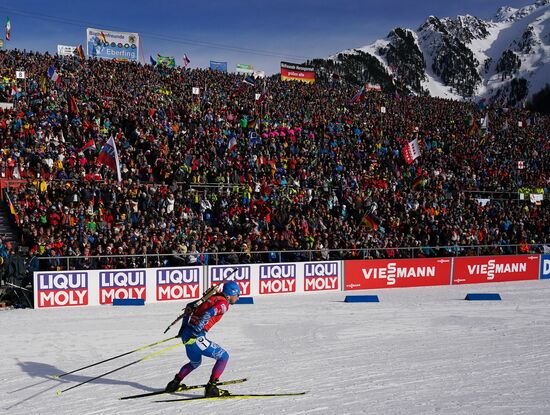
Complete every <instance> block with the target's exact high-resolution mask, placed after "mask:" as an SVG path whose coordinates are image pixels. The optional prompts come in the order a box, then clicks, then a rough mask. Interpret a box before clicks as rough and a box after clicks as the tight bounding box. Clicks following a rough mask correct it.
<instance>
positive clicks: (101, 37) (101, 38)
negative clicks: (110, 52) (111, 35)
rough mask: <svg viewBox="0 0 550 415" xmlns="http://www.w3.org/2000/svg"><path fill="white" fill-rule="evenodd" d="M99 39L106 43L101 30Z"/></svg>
mask: <svg viewBox="0 0 550 415" xmlns="http://www.w3.org/2000/svg"><path fill="white" fill-rule="evenodd" d="M99 39H100V40H101V41H102V42H103V43H104V44H107V39H106V38H105V34H104V33H103V32H100V33H99Z"/></svg>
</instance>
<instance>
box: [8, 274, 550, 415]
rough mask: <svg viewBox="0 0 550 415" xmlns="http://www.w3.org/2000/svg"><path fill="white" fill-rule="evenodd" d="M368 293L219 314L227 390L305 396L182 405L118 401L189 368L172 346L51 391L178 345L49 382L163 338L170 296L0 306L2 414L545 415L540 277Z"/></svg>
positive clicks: (549, 314) (544, 297)
mask: <svg viewBox="0 0 550 415" xmlns="http://www.w3.org/2000/svg"><path fill="white" fill-rule="evenodd" d="M468 292H498V293H500V294H501V296H502V298H503V301H500V302H468V301H464V300H463V299H464V297H465V295H466V294H467V293H468ZM373 293H375V294H377V295H378V296H379V297H380V299H381V302H380V303H378V304H376V303H371V304H353V303H352V304H350V303H344V302H343V299H344V297H345V295H350V293H344V292H332V293H316V294H313V295H295V296H289V297H281V296H266V297H256V298H255V303H256V304H254V305H235V306H233V307H231V309H230V311H229V313H228V314H227V315H226V316H224V318H223V319H222V320H221V322H220V323H218V324H217V325H216V326H215V327H214V329H213V330H212V332H211V334H210V335H209V337H210V338H211V339H212V340H214V341H216V342H218V343H219V344H221V345H222V346H223V347H225V348H226V349H227V350H228V351H229V353H230V356H231V357H230V360H229V364H228V366H227V368H226V371H225V373H224V376H223V378H222V380H223V379H226V380H228V379H234V378H240V377H248V378H249V381H248V382H245V383H242V384H237V385H230V386H228V387H227V388H228V389H229V390H230V391H232V392H233V393H235V394H239V393H244V394H246V393H279V392H300V391H308V394H306V395H304V396H298V397H278V398H262V399H247V400H231V401H202V402H200V401H199V402H192V403H191V402H189V403H185V402H183V403H182V402H172V403H155V402H153V401H154V400H155V399H158V398H159V397H151V398H142V399H136V400H129V401H120V400H118V398H119V397H121V396H124V395H131V394H137V393H143V392H148V391H152V390H155V389H158V388H162V387H164V386H165V385H166V383H167V382H168V381H169V380H171V379H172V377H173V375H174V373H176V371H177V370H178V369H179V367H180V366H181V365H182V364H183V363H185V362H186V361H187V359H186V357H185V352H184V349H183V347H177V348H176V349H174V350H171V351H169V352H167V353H164V354H162V355H160V356H157V357H154V358H152V359H150V360H146V361H143V362H140V363H137V364H136V365H133V366H131V367H129V368H126V369H123V370H121V371H119V372H115V373H113V374H111V375H108V376H106V377H105V378H102V379H98V380H95V381H93V382H90V383H88V384H86V385H83V386H81V387H78V388H76V389H74V390H71V391H68V392H66V393H63V394H62V395H61V396H56V395H55V391H56V390H57V389H63V388H67V387H70V386H72V385H74V384H76V383H77V382H82V381H85V380H87V379H89V378H91V377H93V376H97V375H98V374H100V373H104V372H107V371H109V370H112V369H114V368H116V367H118V366H122V365H124V364H127V363H129V362H132V361H134V360H137V359H139V358H141V357H143V356H145V355H146V354H147V353H149V352H151V351H156V350H160V349H161V348H163V347H168V346H169V345H173V344H176V340H172V341H170V342H167V343H165V344H162V345H159V346H156V347H154V348H153V349H150V350H148V351H141V352H137V353H133V354H130V355H128V356H125V357H123V358H120V359H116V360H114V361H111V362H108V363H105V364H102V365H99V366H97V367H93V368H90V369H86V370H83V371H81V372H77V373H75V374H73V375H69V376H66V377H64V378H61V379H58V380H54V379H48V378H47V376H48V375H53V374H57V373H60V372H63V371H69V370H72V369H75V368H77V367H81V366H84V365H87V364H90V363H93V362H95V361H99V360H103V359H106V358H109V357H112V356H114V355H117V354H120V353H124V352H126V351H129V350H132V349H134V348H137V347H141V346H144V345H146V344H149V343H152V342H154V341H158V340H160V339H163V338H167V337H169V335H170V334H171V335H174V334H175V330H172V331H170V332H169V333H168V334H167V335H163V334H162V332H163V330H164V328H165V327H166V326H167V325H168V324H169V323H170V322H171V321H172V320H173V318H174V317H175V316H176V315H177V314H178V313H179V312H180V309H181V307H182V303H180V302H178V303H166V304H149V305H147V306H145V307H107V306H105V307H90V308H74V309H65V310H41V311H38V310H7V311H3V312H0V323H1V324H0V327H2V332H3V342H2V343H3V345H2V350H3V353H2V355H1V356H0V365H1V367H2V372H1V375H0V380H1V382H0V396H2V399H1V405H0V413H6V414H13V415H17V414H21V415H22V414H25V415H29V414H79V415H90V414H137V413H147V414H173V413H200V414H201V415H206V414H219V413H223V414H245V415H247V414H285V415H298V414H362V413H365V414H407V415H410V414H484V415H485V414H489V415H492V414H495V415H496V414H498V415H502V414H541V415H542V414H548V413H550V394H549V393H548V390H549V389H550V349H548V344H550V330H549V328H550V301H549V300H550V280H549V281H532V282H515V283H501V284H484V285H470V286H454V287H426V288H408V289H392V290H376V291H374V292H373V291H369V294H373ZM352 294H361V292H360V291H359V292H353V293H352ZM6 334H7V335H6ZM212 365H213V361H212V360H210V359H207V358H205V359H203V365H202V366H201V367H200V368H199V369H197V370H196V371H195V372H193V373H192V374H191V375H190V376H189V377H188V378H187V379H186V383H188V384H196V383H204V382H206V381H207V379H208V376H209V374H210V370H211V368H212ZM30 385H35V386H32V387H29V386H30ZM200 393H201V391H189V392H188V393H187V394H185V395H183V396H197V395H199V394H200ZM162 398H164V396H162V395H161V399H162Z"/></svg>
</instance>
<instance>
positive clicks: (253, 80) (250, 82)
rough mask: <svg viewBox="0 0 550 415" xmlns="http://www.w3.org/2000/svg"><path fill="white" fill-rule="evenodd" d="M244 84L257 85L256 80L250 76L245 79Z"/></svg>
mask: <svg viewBox="0 0 550 415" xmlns="http://www.w3.org/2000/svg"><path fill="white" fill-rule="evenodd" d="M243 82H244V83H245V84H248V85H252V86H254V85H256V80H255V79H254V78H253V77H252V76H250V75H248V76H247V77H246V78H244V80H243Z"/></svg>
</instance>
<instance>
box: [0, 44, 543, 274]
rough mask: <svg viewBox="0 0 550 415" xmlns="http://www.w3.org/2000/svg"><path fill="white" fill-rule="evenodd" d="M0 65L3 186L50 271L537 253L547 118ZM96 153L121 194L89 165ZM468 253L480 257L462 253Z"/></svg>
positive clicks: (157, 75) (122, 69)
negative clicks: (107, 154)
mask: <svg viewBox="0 0 550 415" xmlns="http://www.w3.org/2000/svg"><path fill="white" fill-rule="evenodd" d="M0 63H1V66H2V68H4V69H3V70H4V71H5V74H6V73H14V72H15V70H16V69H17V70H25V73H26V79H25V80H24V82H22V81H21V80H19V82H18V83H17V90H16V91H14V90H13V87H12V84H13V82H14V81H13V80H10V79H9V76H8V77H6V75H5V74H4V81H3V84H2V85H1V86H0V100H3V101H6V100H7V101H9V102H13V103H14V108H13V109H4V110H2V111H1V112H0V135H1V146H2V148H1V153H0V164H1V168H2V175H3V177H4V178H6V179H20V180H22V181H24V182H23V183H21V184H20V185H19V186H18V187H17V186H14V187H12V188H10V190H9V194H10V197H11V200H12V202H13V204H14V207H15V209H16V211H17V224H18V226H19V228H20V229H21V231H22V234H23V243H24V244H25V245H27V246H28V247H29V248H30V253H31V255H37V256H41V257H47V258H48V261H47V264H48V265H47V266H48V267H51V268H57V267H64V266H65V261H66V260H63V259H60V258H59V257H61V256H74V257H78V260H75V261H71V262H70V267H72V268H90V267H103V268H109V267H126V266H142V265H149V266H162V265H168V264H172V265H173V264H179V263H186V264H200V263H214V262H215V263H237V262H262V261H279V260H302V259H304V260H305V259H310V258H311V259H328V258H363V257H399V256H437V255H467V254H477V253H489V252H490V253H496V254H498V253H515V252H538V251H539V250H540V249H541V246H542V244H544V243H546V242H550V241H549V234H550V213H549V210H548V200H543V201H542V203H541V202H538V203H531V201H530V200H529V196H528V193H530V192H533V191H534V190H533V189H544V191H546V192H547V191H548V190H547V189H548V187H549V180H550V166H549V158H548V156H547V154H548V151H549V150H550V139H549V131H550V120H549V118H548V117H546V116H542V115H537V114H533V113H530V112H528V111H525V110H522V109H515V108H501V107H498V106H496V105H492V106H489V107H484V106H483V105H480V104H479V103H474V102H458V101H453V100H444V99H437V98H431V97H419V96H412V95H407V94H401V95H399V94H391V95H388V94H384V93H380V92H369V93H367V94H365V95H364V96H363V97H361V98H360V99H356V100H353V101H355V102H352V97H353V96H354V95H355V94H356V92H357V87H356V86H350V85H346V84H345V83H341V82H333V83H322V82H320V83H317V84H314V85H308V84H303V83H296V82H283V81H281V80H279V79H278V78H277V77H270V78H266V79H263V80H262V79H258V80H256V85H248V84H246V83H244V82H242V79H243V77H242V76H239V75H236V74H228V73H223V72H217V71H211V70H201V69H192V70H191V69H181V68H176V69H171V68H166V67H153V66H151V65H143V64H137V63H127V62H115V61H106V60H85V61H80V60H78V59H77V58H61V57H57V56H51V55H48V54H39V53H28V52H21V51H0ZM49 68H55V70H56V73H57V74H58V75H59V80H58V81H53V80H52V79H50V78H49V77H48V76H47V73H48V69H49ZM10 82H12V84H10ZM193 87H198V88H199V89H200V92H199V94H198V95H194V94H193V93H192V88H193ZM14 92H15V93H14ZM258 95H260V97H259V99H257V98H258ZM486 116H487V117H488V120H489V122H488V126H487V128H484V129H481V128H480V127H479V126H478V124H479V122H480V119H481V118H484V117H486ZM476 125H477V128H476ZM109 137H113V138H114V140H115V142H116V145H117V148H118V153H119V158H120V165H121V176H122V181H121V182H118V181H117V175H116V172H114V171H113V170H111V169H109V167H107V166H106V165H104V164H102V163H99V162H98V154H99V150H100V149H101V147H102V146H103V145H104V143H105V142H106V141H107V139H109ZM415 138H417V139H418V140H419V142H420V145H421V156H420V157H419V158H418V159H417V160H416V161H415V162H414V163H412V164H410V165H409V164H407V163H406V162H405V160H404V157H403V146H404V145H405V144H406V143H407V142H409V141H410V140H412V139H415ZM518 162H523V168H521V169H520V168H518V166H519V164H518ZM520 188H523V189H527V190H526V193H527V197H526V200H525V201H520V200H518V199H517V194H518V189H520ZM529 189H531V190H529ZM491 192H492V193H491ZM495 192H497V193H498V194H499V195H501V196H502V197H495V195H496V194H497V193H495ZM481 199H484V200H481ZM486 199H489V200H486ZM478 245H490V246H491V247H489V248H486V249H483V250H481V251H480V250H479V249H477V250H476V249H474V248H471V249H469V248H465V247H466V246H478ZM509 245H518V246H517V247H509ZM459 246H461V248H459ZM399 247H410V248H415V249H406V250H399V249H396V248H399ZM279 251H283V253H282V254H278V253H277V252H279ZM289 251H305V252H300V253H297V252H289ZM258 252H261V253H258ZM221 253H227V254H221ZM144 254H151V256H147V257H145V256H144ZM172 254H174V256H172ZM110 255H114V256H110ZM132 255H135V256H132ZM94 256H102V258H90V257H94Z"/></svg>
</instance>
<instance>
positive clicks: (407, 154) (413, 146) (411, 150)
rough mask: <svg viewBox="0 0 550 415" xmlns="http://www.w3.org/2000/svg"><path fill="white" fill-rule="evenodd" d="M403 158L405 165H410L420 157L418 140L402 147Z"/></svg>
mask: <svg viewBox="0 0 550 415" xmlns="http://www.w3.org/2000/svg"><path fill="white" fill-rule="evenodd" d="M403 157H404V158H405V161H406V162H407V164H412V162H413V161H415V160H416V159H417V158H418V157H420V145H419V144H418V138H415V139H414V140H412V141H410V142H408V143H407V144H405V146H404V147H403Z"/></svg>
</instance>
